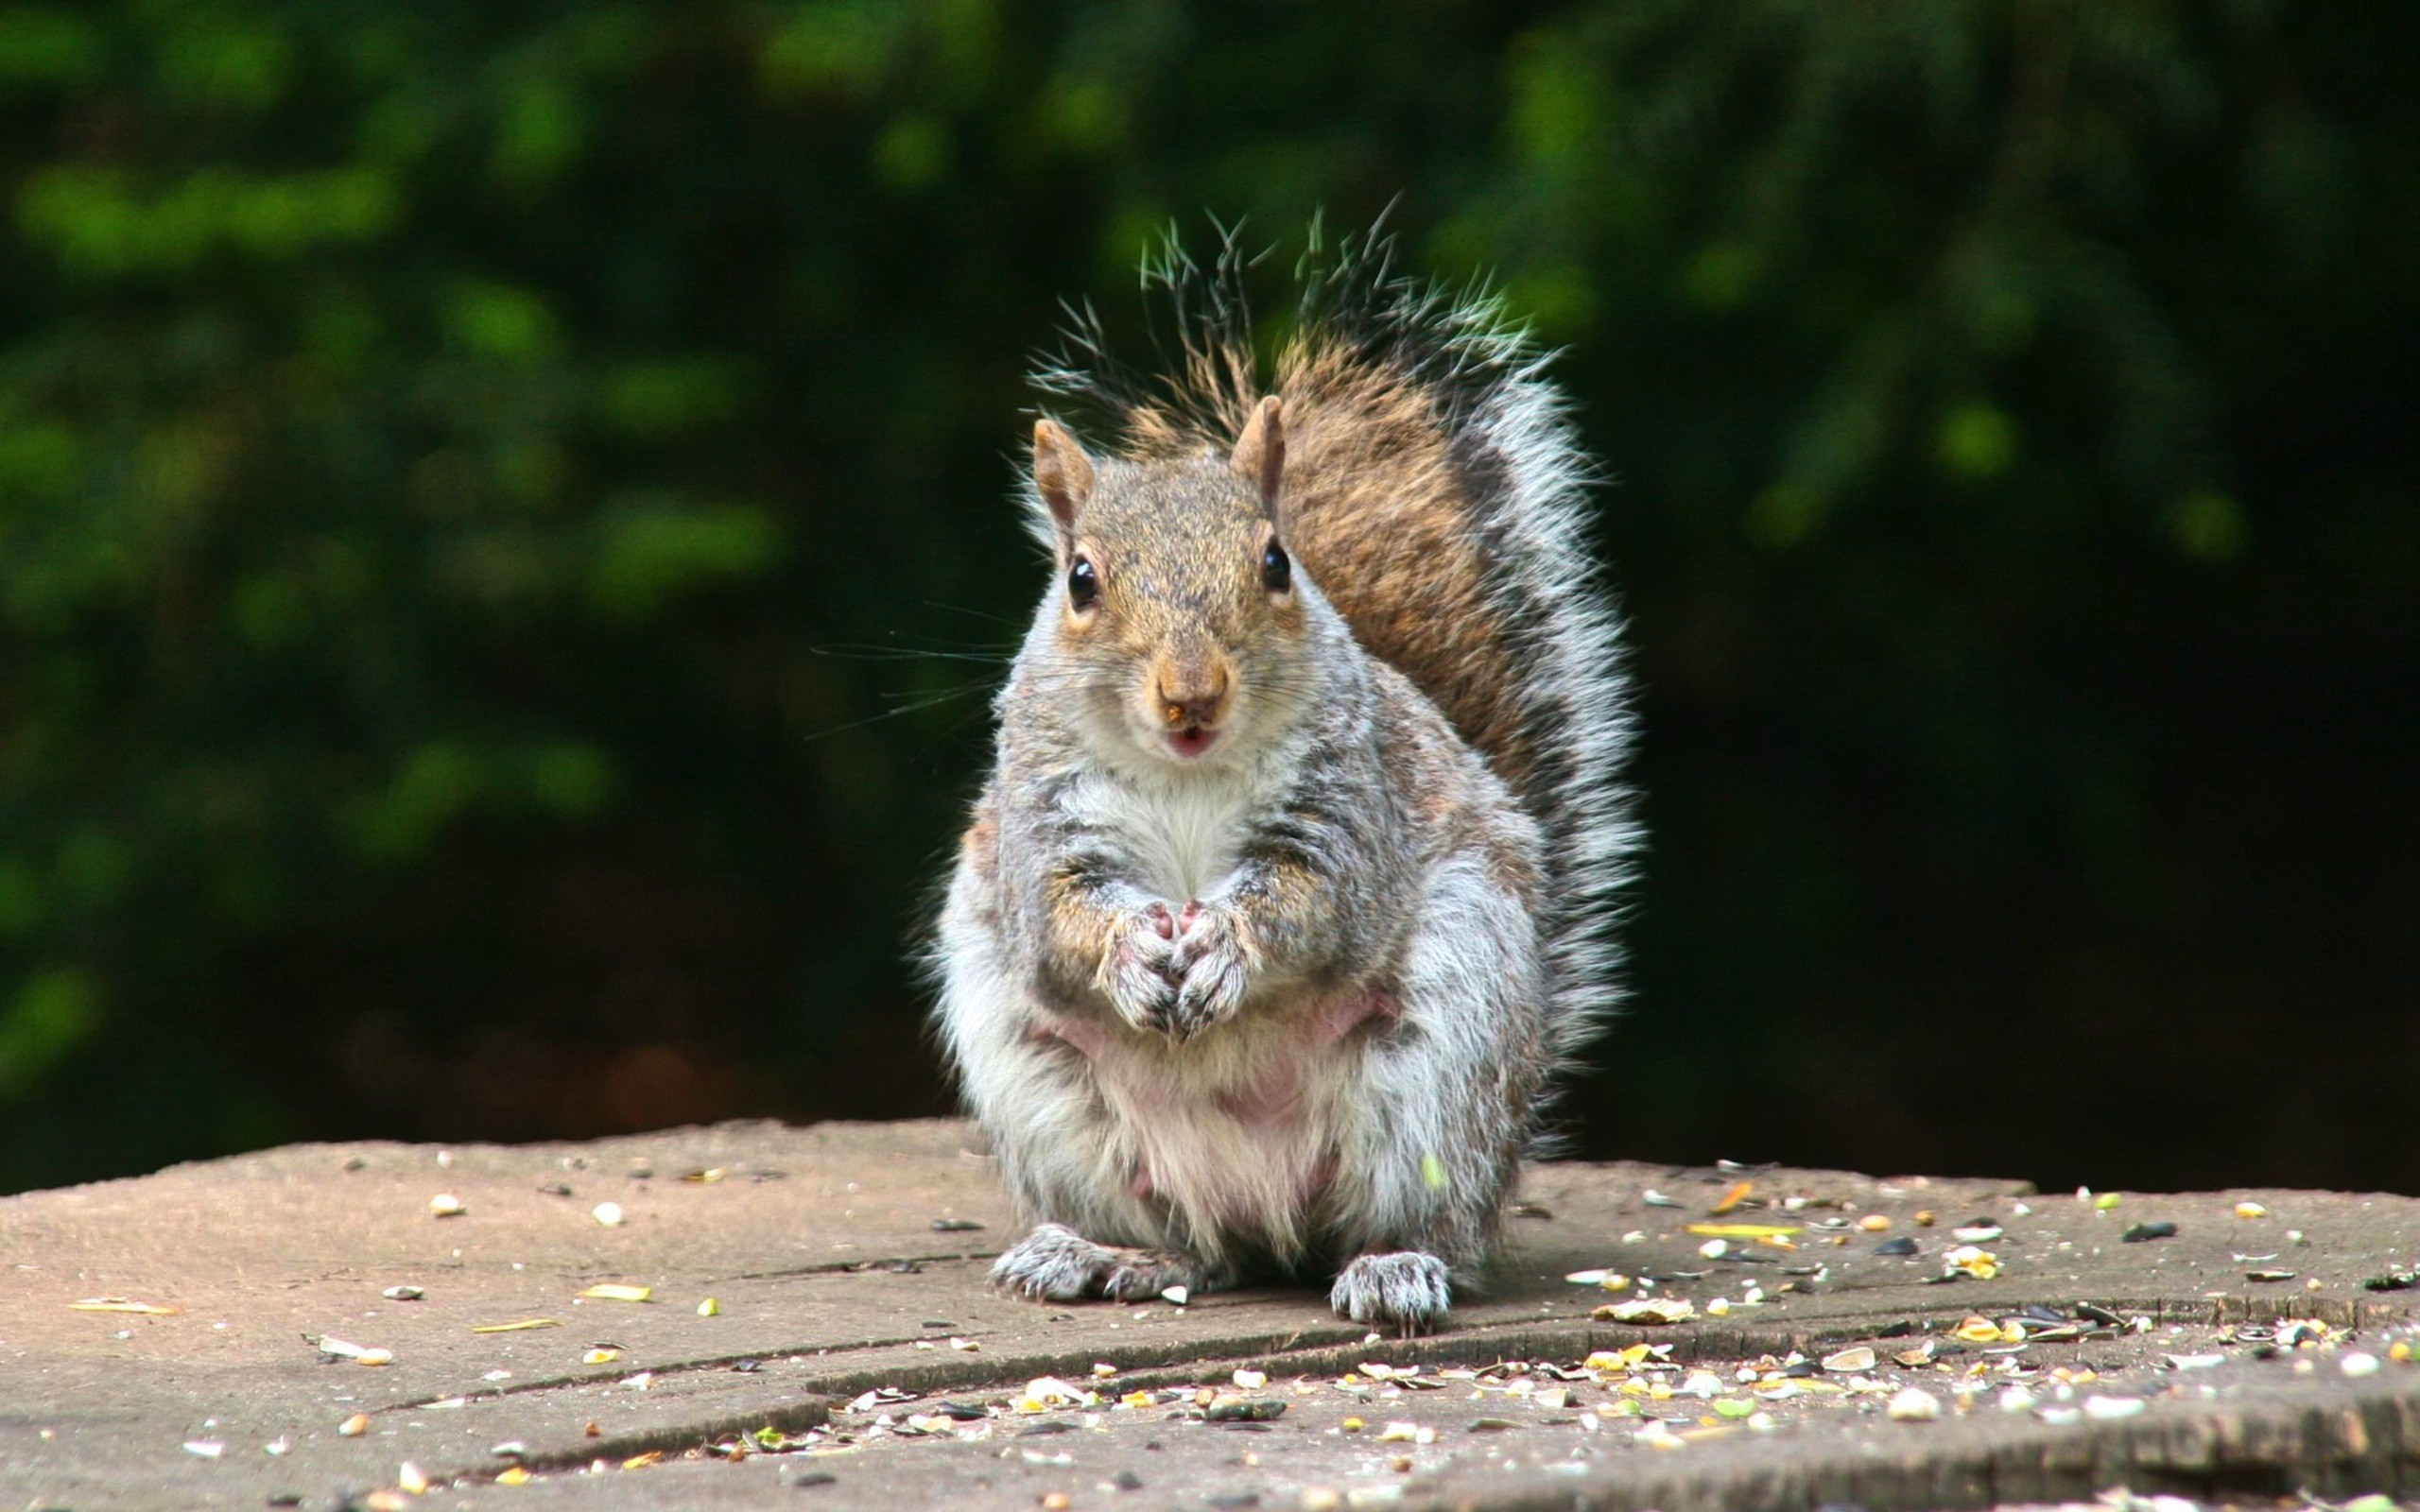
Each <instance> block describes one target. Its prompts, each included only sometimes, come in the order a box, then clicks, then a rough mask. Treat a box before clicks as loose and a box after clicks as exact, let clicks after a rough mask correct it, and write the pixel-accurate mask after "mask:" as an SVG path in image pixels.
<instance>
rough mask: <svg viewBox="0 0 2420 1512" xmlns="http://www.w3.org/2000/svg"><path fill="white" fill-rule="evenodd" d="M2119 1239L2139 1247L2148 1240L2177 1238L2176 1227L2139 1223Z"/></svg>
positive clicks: (2168, 1224)
mask: <svg viewBox="0 0 2420 1512" xmlns="http://www.w3.org/2000/svg"><path fill="white" fill-rule="evenodd" d="M2175 1237H2176V1225H2174V1224H2172V1223H2138V1224H2136V1225H2135V1226H2134V1227H2133V1228H2131V1229H2127V1230H2126V1231H2125V1232H2124V1233H2122V1234H2119V1235H2118V1239H2119V1240H2121V1241H2123V1242H2124V1243H2126V1244H2130V1245H2139V1244H2141V1243H2143V1242H2144V1241H2145V1240H2147V1239H2173V1238H2175Z"/></svg>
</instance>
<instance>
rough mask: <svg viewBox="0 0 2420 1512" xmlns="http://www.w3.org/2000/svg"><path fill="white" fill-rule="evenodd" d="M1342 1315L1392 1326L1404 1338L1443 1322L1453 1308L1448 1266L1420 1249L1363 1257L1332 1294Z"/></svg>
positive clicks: (1343, 1273) (1332, 1302)
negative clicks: (1447, 1311) (1447, 1312)
mask: <svg viewBox="0 0 2420 1512" xmlns="http://www.w3.org/2000/svg"><path fill="white" fill-rule="evenodd" d="M1327 1300H1328V1305H1329V1306H1330V1307H1332V1308H1334V1309H1336V1311H1337V1312H1338V1314H1340V1315H1342V1316H1344V1317H1349V1318H1351V1319H1352V1320H1353V1321H1354V1322H1356V1323H1366V1324H1369V1325H1370V1326H1371V1327H1373V1328H1384V1327H1388V1326H1390V1325H1392V1327H1393V1328H1394V1329H1395V1331H1396V1332H1398V1333H1400V1334H1401V1335H1402V1336H1404V1337H1405V1338H1409V1337H1411V1336H1412V1335H1413V1334H1416V1333H1426V1332H1429V1331H1430V1330H1432V1329H1434V1328H1435V1327H1436V1326H1437V1325H1438V1324H1440V1323H1442V1322H1443V1321H1444V1318H1445V1311H1446V1309H1447V1308H1449V1307H1450V1306H1452V1305H1453V1300H1454V1288H1453V1282H1452V1280H1451V1278H1450V1276H1449V1273H1448V1272H1447V1270H1446V1268H1445V1263H1444V1262H1443V1261H1442V1260H1440V1259H1438V1258H1437V1257H1436V1256H1434V1255H1430V1254H1425V1253H1423V1252H1422V1251H1420V1250H1417V1249H1406V1250H1399V1251H1397V1252H1396V1253H1394V1254H1392V1255H1362V1256H1359V1257H1357V1259H1355V1260H1354V1262H1353V1263H1351V1264H1349V1265H1347V1266H1345V1267H1344V1269H1342V1270H1340V1271H1339V1272H1338V1273H1337V1277H1336V1285H1335V1286H1334V1287H1332V1288H1330V1289H1329V1292H1328V1294H1327Z"/></svg>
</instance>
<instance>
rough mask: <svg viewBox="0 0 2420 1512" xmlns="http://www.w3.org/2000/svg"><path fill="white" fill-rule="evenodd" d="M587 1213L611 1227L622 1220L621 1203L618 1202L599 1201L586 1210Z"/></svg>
mask: <svg viewBox="0 0 2420 1512" xmlns="http://www.w3.org/2000/svg"><path fill="white" fill-rule="evenodd" d="M588 1215H589V1216H590V1217H592V1218H594V1219H596V1221H597V1222H598V1223H601V1224H603V1225H604V1226H605V1227H606V1228H608V1229H611V1228H614V1227H615V1226H616V1225H618V1224H619V1223H621V1221H622V1205H621V1204H620V1203H618V1202H600V1203H598V1204H597V1205H596V1206H595V1207H593V1208H591V1209H589V1210H588Z"/></svg>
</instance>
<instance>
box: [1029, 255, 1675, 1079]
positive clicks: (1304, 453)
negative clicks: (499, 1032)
mask: <svg viewBox="0 0 2420 1512" xmlns="http://www.w3.org/2000/svg"><path fill="white" fill-rule="evenodd" d="M1391 262H1392V242H1391V241H1390V240H1389V239H1388V238H1386V237H1385V236H1383V235H1381V234H1379V233H1377V232H1373V233H1372V234H1371V235H1370V236H1368V237H1366V238H1358V239H1355V240H1348V241H1347V242H1346V243H1344V244H1343V245H1342V246H1340V247H1339V248H1338V249H1335V251H1334V252H1333V253H1328V252H1326V251H1324V250H1323V249H1322V247H1321V246H1320V238H1319V232H1318V230H1317V228H1316V227H1314V228H1313V231H1312V233H1311V247H1310V249H1309V250H1308V251H1307V252H1306V253H1305V257H1304V260H1303V263H1302V264H1301V266H1299V267H1298V269H1297V282H1298V283H1299V285H1300V289H1301V300H1300V306H1299V309H1298V311H1297V313H1296V318H1295V319H1294V320H1293V322H1292V323H1291V325H1290V327H1289V329H1288V330H1287V331H1286V332H1285V333H1284V338H1283V342H1282V345H1280V346H1278V347H1277V349H1276V352H1275V356H1274V360H1273V363H1272V364H1271V365H1270V367H1271V369H1273V383H1272V384H1270V385H1267V386H1264V384H1263V381H1262V377H1261V375H1262V373H1263V371H1264V370H1265V369H1264V366H1263V364H1262V362H1261V360H1260V355H1259V352H1260V349H1259V348H1258V346H1257V345H1256V340H1255V336H1256V334H1255V333H1254V331H1253V325H1252V318H1251V314H1250V308H1249V305H1248V303H1247V301H1246V300H1245V296H1244V283H1245V281H1246V273H1247V270H1248V267H1249V266H1250V260H1249V259H1247V258H1246V257H1245V256H1244V255H1242V253H1241V251H1240V249H1239V248H1238V247H1237V245H1236V239H1235V237H1234V236H1233V235H1230V236H1228V237H1227V238H1226V241H1225V244H1224V246H1223V248H1222V249H1221V254H1220V256H1219V259H1218V261H1217V263H1216V264H1215V265H1214V266H1212V267H1210V268H1208V269H1206V270H1205V269H1203V268H1202V267H1201V266H1198V265H1197V264H1196V263H1194V262H1193V261H1192V259H1190V258H1189V257H1187V256H1186V255H1185V254H1184V250H1183V249H1182V248H1181V247H1179V246H1178V245H1177V244H1176V240H1175V237H1174V236H1173V235H1171V236H1170V237H1169V239H1168V241H1167V244H1166V247H1165V249H1164V251H1163V254H1162V255H1161V257H1160V258H1159V259H1158V260H1157V261H1156V262H1154V263H1152V264H1150V265H1149V266H1147V267H1146V269H1145V277H1146V282H1147V283H1149V284H1151V285H1155V286H1156V287H1157V288H1158V289H1159V291H1160V292H1161V293H1163V294H1164V295H1165V296H1166V299H1167V303H1168V304H1169V305H1170V306H1171V308H1172V311H1173V315H1174V318H1175V331H1174V333H1173V335H1174V341H1173V344H1172V345H1171V344H1170V343H1168V342H1167V340H1166V339H1165V338H1166V335H1167V333H1163V343H1162V345H1163V352H1162V355H1163V357H1164V358H1166V359H1167V366H1166V367H1165V369H1162V370H1160V371H1159V372H1158V373H1157V374H1155V375H1152V376H1143V375H1138V374H1137V373H1136V372H1134V370H1133V369H1129V368H1126V367H1124V366H1122V365H1120V364H1118V363H1117V362H1115V360H1114V359H1112V358H1111V357H1110V356H1109V354H1108V352H1107V351H1106V348H1105V344H1104V342H1103V341H1102V339H1101V335H1100V328H1099V324H1098V320H1097V319H1096V318H1094V317H1093V316H1092V314H1091V313H1090V312H1089V311H1083V312H1079V313H1077V314H1076V315H1075V317H1074V320H1073V323H1072V326H1071V329H1070V330H1069V332H1068V334H1067V335H1068V340H1067V343H1066V345H1065V346H1064V347H1063V349H1062V351H1061V352H1060V353H1059V354H1058V355H1057V356H1056V357H1055V358H1054V359H1053V360H1051V361H1050V362H1048V363H1046V365H1044V366H1043V367H1042V368H1041V369H1039V370H1037V372H1036V373H1035V375H1034V381H1035V383H1036V385H1037V387H1041V388H1042V389H1043V390H1044V391H1046V393H1049V394H1051V395H1054V396H1057V397H1061V398H1065V399H1070V400H1074V401H1077V402H1079V403H1080V404H1090V405H1094V406H1098V408H1100V409H1101V410H1103V411H1105V412H1106V415H1107V418H1108V419H1109V421H1111V423H1112V425H1113V427H1114V428H1115V431H1116V432H1117V433H1118V439H1117V442H1116V444H1117V445H1118V446H1119V447H1120V448H1121V450H1122V451H1123V452H1124V453H1125V455H1130V456H1133V457H1137V458H1143V457H1163V456H1171V455H1189V454H1191V453H1194V452H1197V451H1199V450H1200V449H1201V448H1203V447H1205V446H1209V447H1217V448H1219V449H1221V450H1223V449H1225V448H1227V447H1229V446H1231V445H1232V444H1233V443H1234V439H1235V438H1236V435H1237V434H1238V433H1239V432H1240V430H1241V429H1242V426H1243V422H1244V420H1245V418H1246V416H1247V415H1248V413H1249V412H1250V409H1251V406H1252V405H1253V404H1255V403H1256V402H1257V401H1258V399H1259V398H1260V396H1261V395H1262V394H1264V393H1271V392H1273V393H1276V394H1278V395H1279V396H1280V397H1282V398H1283V399H1284V400H1285V404H1286V478H1285V488H1284V495H1283V497H1284V507H1285V513H1286V522H1287V524H1286V528H1287V532H1288V547H1289V548H1290V549H1291V550H1292V551H1293V553H1294V555H1295V557H1296V558H1297V559H1298V560H1300V561H1301V562H1302V563H1303V564H1304V566H1305V568H1306V569H1307V571H1308V572H1309V573H1310V576H1311V579H1312V581H1314V582H1316V583H1317V584H1318V585H1319V587H1320V590H1321V592H1322V593H1324V594H1326V595H1327V598H1328V600H1329V601H1330V602H1331V603H1333V604H1334V605H1336V607H1337V608H1338V610H1340V611H1341V612H1342V613H1343V615H1344V617H1345V619H1346V621H1347V622H1348V623H1349V624H1350V625H1351V626H1352V627H1353V630H1354V633H1355V635H1356V636H1357V637H1358V638H1359V640H1360V642H1361V644H1363V645H1364V646H1365V647H1367V648H1368V649H1369V650H1370V651H1371V652H1373V653H1374V654H1375V655H1376V656H1378V657H1380V658H1382V659H1384V660H1385V661H1387V662H1390V663H1392V665H1393V666H1395V667H1396V668H1397V669H1399V670H1400V671H1402V672H1403V673H1404V674H1405V675H1406V676H1408V677H1409V678H1410V679H1411V680H1412V681H1413V682H1414V683H1415V684H1417V685H1418V686H1419V688H1420V689H1421V691H1422V692H1424V693H1426V695H1427V696H1429V697H1430V698H1431V699H1433V700H1435V701H1436V703H1437V704H1438V706H1439V707H1440V708H1442V709H1443V711H1444V713H1445V714H1446V715H1447V717H1448V718H1450V719H1451V720H1452V721H1453V724H1454V726H1455V728H1456V729H1457V730H1460V731H1461V735H1462V737H1463V738H1464V739H1465V740H1467V741H1469V742H1470V743H1471V744H1472V745H1473V746H1474V747H1478V750H1479V751H1481V752H1482V753H1484V755H1485V756H1486V758H1487V760H1488V762H1489V764H1490V765H1492V766H1493V767H1494V768H1495V772H1496V773H1497V775H1498V776H1500V777H1501V778H1502V779H1503V780H1504V781H1505V782H1507V783H1508V784H1509V785H1510V786H1511V787H1512V788H1513V792H1514V794H1515V795H1516V796H1517V797H1518V798H1519V799H1520V800H1521V802H1522V803H1523V804H1524V806H1525V807H1526V808H1527V809H1528V811H1529V813H1530V815H1531V816H1534V817H1535V818H1536V819H1537V820H1538V822H1539V824H1540V825H1541V827H1542V828H1543V829H1544V830H1545V832H1546V835H1547V846H1548V856H1547V864H1548V868H1549V881H1550V896H1551V897H1552V899H1553V900H1554V903H1553V906H1552V909H1551V912H1550V915H1549V917H1548V918H1547V920H1546V921H1545V922H1546V929H1547V944H1548V957H1547V959H1548V967H1549V970H1550V971H1551V973H1552V980H1553V984H1554V986H1553V1002H1552V1005H1551V1007H1552V1021H1553V1024H1554V1037H1555V1044H1556V1049H1557V1051H1558V1052H1559V1053H1560V1054H1562V1055H1564V1056H1565V1057H1568V1056H1569V1055H1571V1054H1572V1053H1573V1052H1575V1051H1577V1050H1578V1049H1579V1048H1580V1047H1581V1046H1582V1044H1584V1043H1585V1041H1586V1040H1588V1039H1589V1038H1590V1036H1591V1035H1592V1034H1593V1033H1594V1031H1595V1030H1596V1028H1597V1027H1598V1025H1599V1023H1600V1022H1601V1021H1602V1020H1603V1018H1604V1017H1605V1015H1606V1014H1607V1013H1608V1012H1609V1011H1610V1010H1611V1008H1612V1007H1613V1005H1614V1003H1615V1001H1616V998H1617V996H1618V988H1617V986H1616V966H1617V964H1618V960H1617V952H1616V946H1615V943H1614V938H1613V924H1614V921H1615V915H1616V898H1617V894H1618V892H1619V889H1620V888H1621V886H1622V885H1623V884H1624V883H1625V882H1626V881H1627V880H1628V878H1629V874H1630V867H1631V857H1632V856H1633V854H1634V851H1636V849H1637V847H1638V843H1639V834H1638V831H1637V828H1636V826H1635V824H1634V820H1633V818H1632V815H1631V803H1630V796H1629V794H1628V792H1627V790H1626V789H1625V788H1624V787H1623V785H1622V784H1621V782H1620V773H1621V769H1622V765H1623V763H1624V759H1625V757H1626V755H1627V753H1628V751H1629V748H1630V742H1631V725H1630V710H1629V683H1628V677H1627V673H1626V671H1625V668H1624V663H1623V656H1622V651H1621V646H1620V640H1619V632H1620V620H1619V617H1618V615H1617V613H1616V610H1615V607H1614V605H1613V603H1612V601H1611V599H1610V597H1609V596H1608V594H1607V592H1606V590H1605V587H1604V585H1603V581H1602V576H1601V574H1600V571H1599V566H1598V563H1597V561H1596V558H1595V557H1594V555H1593V553H1592V551H1591V549H1590V541H1589V534H1590V532H1589V529H1588V520H1589V506H1588V491H1587V490H1588V486H1589V484H1590V483H1591V481H1592V478H1593V473H1592V470H1591V468H1590V465H1589V463H1588V460H1587V458H1586V457H1585V456H1584V455H1582V452H1581V451H1580V448H1579V445H1578V441H1577V438H1576V436H1575V434H1574V431H1573V428H1572V425H1571V422H1570V420H1569V418H1568V415H1567V413H1566V409H1567V406H1566V403H1565V401H1564V396H1563V394H1562V393H1561V392H1560V391H1559V390H1558V389H1557V388H1556V387H1554V386H1553V385H1552V384H1551V383H1549V382H1547V379H1546V378H1545V377H1544V376H1543V373H1542V369H1544V367H1545V365H1546V358H1545V356H1544V355H1543V354H1541V353H1540V352H1538V351H1537V350H1536V348H1535V347H1534V346H1532V345H1531V343H1530V340H1529V338H1528V336H1527V334H1526V333H1525V332H1524V331H1523V330H1521V329H1520V328H1518V327H1516V326H1513V325H1511V324H1510V323H1508V320H1507V318H1506V315H1505V312H1504V308H1503V303H1502V301H1501V299H1500V298H1498V297H1496V296H1494V295H1491V294H1489V293H1487V292H1486V291H1485V290H1483V289H1479V290H1473V291H1470V292H1467V293H1465V294H1463V295H1461V296H1454V295H1450V294H1447V293H1445V292H1443V291H1442V290H1440V289H1439V288H1437V287H1436V286H1434V285H1428V284H1420V283H1413V282H1411V281H1409V280H1407V279H1402V278H1398V277H1396V276H1395V275H1394V273H1393V271H1392V266H1391ZM1262 335H1265V333H1263V334H1262Z"/></svg>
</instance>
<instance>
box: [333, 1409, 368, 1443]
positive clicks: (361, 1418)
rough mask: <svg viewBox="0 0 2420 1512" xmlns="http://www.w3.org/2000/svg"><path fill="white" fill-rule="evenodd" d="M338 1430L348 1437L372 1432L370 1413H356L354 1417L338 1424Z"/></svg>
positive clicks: (356, 1436)
mask: <svg viewBox="0 0 2420 1512" xmlns="http://www.w3.org/2000/svg"><path fill="white" fill-rule="evenodd" d="M368 1432H370V1415H369V1414H368V1413H363V1412H357V1413H354V1415H353V1416H352V1417H348V1418H346V1419H345V1420H344V1421H342V1422H340V1423H338V1424H337V1433H339V1434H341V1435H344V1436H345V1437H347V1438H359V1437H360V1436H361V1435H364V1434H366V1433H368Z"/></svg>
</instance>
